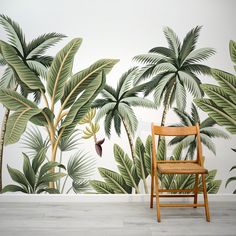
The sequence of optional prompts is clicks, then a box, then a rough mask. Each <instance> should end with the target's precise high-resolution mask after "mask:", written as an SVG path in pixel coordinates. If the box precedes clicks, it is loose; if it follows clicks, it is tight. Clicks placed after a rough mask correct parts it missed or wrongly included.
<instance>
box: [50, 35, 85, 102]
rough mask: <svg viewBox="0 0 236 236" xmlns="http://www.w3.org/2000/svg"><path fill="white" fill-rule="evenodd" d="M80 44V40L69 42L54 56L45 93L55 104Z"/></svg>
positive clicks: (61, 93)
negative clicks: (46, 92)
mask: <svg viewBox="0 0 236 236" xmlns="http://www.w3.org/2000/svg"><path fill="white" fill-rule="evenodd" d="M81 43H82V39H81V38H75V39H73V40H71V41H70V42H69V43H68V44H67V45H66V46H65V47H64V48H63V49H62V50H61V51H59V52H58V53H57V55H56V56H55V58H54V60H53V62H52V65H51V67H50V69H49V72H48V76H47V91H48V93H49V95H50V96H51V98H52V101H54V103H56V102H57V101H58V100H59V99H61V98H62V96H63V89H64V86H65V82H66V80H67V79H68V77H69V75H70V74H71V70H72V65H73V61H74V56H75V54H76V52H77V51H78V49H79V47H80V45H81Z"/></svg>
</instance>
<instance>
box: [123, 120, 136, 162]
mask: <svg viewBox="0 0 236 236" xmlns="http://www.w3.org/2000/svg"><path fill="white" fill-rule="evenodd" d="M121 120H122V122H123V125H124V127H125V131H126V134H127V137H128V141H129V146H130V152H131V157H132V159H133V162H134V164H135V155H134V143H133V139H132V136H131V134H130V132H129V129H128V127H127V125H126V123H125V121H124V119H123V118H122V119H121Z"/></svg>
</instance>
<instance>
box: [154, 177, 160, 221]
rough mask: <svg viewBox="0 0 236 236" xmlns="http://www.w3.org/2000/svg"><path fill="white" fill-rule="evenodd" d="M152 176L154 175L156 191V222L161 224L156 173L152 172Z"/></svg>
mask: <svg viewBox="0 0 236 236" xmlns="http://www.w3.org/2000/svg"><path fill="white" fill-rule="evenodd" d="M154 175H155V189H156V208H157V221H158V222H161V213H160V198H159V186H158V176H157V173H155V172H154Z"/></svg>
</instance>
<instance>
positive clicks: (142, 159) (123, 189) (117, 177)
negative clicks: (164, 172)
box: [90, 136, 152, 194]
mask: <svg viewBox="0 0 236 236" xmlns="http://www.w3.org/2000/svg"><path fill="white" fill-rule="evenodd" d="M151 142H152V138H151V136H148V137H147V139H146V143H145V146H144V144H143V143H142V141H141V139H140V138H139V137H138V138H137V140H136V148H135V164H134V162H133V161H132V160H131V159H130V158H129V157H128V155H127V154H125V153H124V151H123V150H122V148H121V147H119V146H118V145H117V144H114V158H115V161H116V162H117V168H118V170H119V173H118V172H115V171H112V170H109V169H106V168H101V167H99V168H98V170H99V173H100V175H101V176H102V177H103V179H104V181H105V182H102V181H97V180H92V181H90V185H91V186H92V187H93V188H94V190H96V191H97V193H103V194H108V193H109V194H113V193H121V194H127V193H132V191H133V189H134V190H135V191H136V193H140V189H139V182H140V179H142V180H145V179H146V178H147V177H148V175H149V174H150V173H151V152H152V151H151V150H152V144H151ZM135 165H136V167H137V172H136V168H134V167H135Z"/></svg>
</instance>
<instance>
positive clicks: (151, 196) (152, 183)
mask: <svg viewBox="0 0 236 236" xmlns="http://www.w3.org/2000/svg"><path fill="white" fill-rule="evenodd" d="M153 191H154V170H153V168H152V173H151V195H150V208H153Z"/></svg>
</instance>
